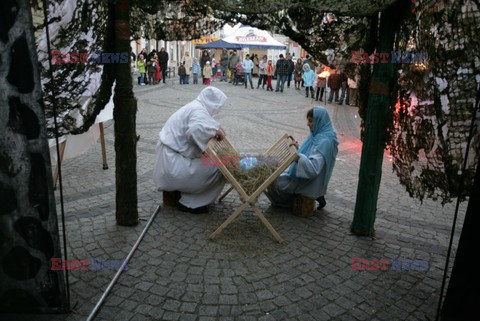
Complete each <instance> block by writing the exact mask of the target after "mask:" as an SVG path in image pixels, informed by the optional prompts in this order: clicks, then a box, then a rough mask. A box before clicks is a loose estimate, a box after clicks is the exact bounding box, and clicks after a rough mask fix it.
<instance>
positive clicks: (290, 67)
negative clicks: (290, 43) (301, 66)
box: [286, 55, 295, 88]
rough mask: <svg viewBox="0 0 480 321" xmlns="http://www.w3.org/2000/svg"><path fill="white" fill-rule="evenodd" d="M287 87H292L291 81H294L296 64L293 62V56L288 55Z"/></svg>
mask: <svg viewBox="0 0 480 321" xmlns="http://www.w3.org/2000/svg"><path fill="white" fill-rule="evenodd" d="M286 63H287V66H288V69H287V79H286V80H287V88H290V81H292V74H293V70H294V69H295V64H294V63H293V60H292V56H290V55H287V61H286Z"/></svg>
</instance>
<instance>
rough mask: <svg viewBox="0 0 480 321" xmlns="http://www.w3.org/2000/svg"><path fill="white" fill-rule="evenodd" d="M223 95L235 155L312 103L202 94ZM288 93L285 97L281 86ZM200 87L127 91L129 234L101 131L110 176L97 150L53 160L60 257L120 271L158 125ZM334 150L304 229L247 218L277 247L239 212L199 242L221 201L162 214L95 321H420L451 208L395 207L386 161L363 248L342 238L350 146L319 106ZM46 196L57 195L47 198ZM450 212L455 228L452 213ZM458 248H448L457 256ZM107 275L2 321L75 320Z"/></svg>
mask: <svg viewBox="0 0 480 321" xmlns="http://www.w3.org/2000/svg"><path fill="white" fill-rule="evenodd" d="M213 85H214V86H217V87H218V88H220V89H222V90H223V91H224V92H225V93H226V94H227V96H228V97H229V100H228V103H227V105H226V106H225V108H224V110H223V112H222V113H221V114H219V115H218V117H217V118H218V120H219V121H220V122H221V124H222V125H223V127H224V128H225V129H226V131H227V135H228V136H229V138H230V140H231V141H232V142H233V144H234V145H235V146H236V147H237V148H238V149H239V150H240V151H241V152H243V153H249V152H262V151H265V150H266V149H267V148H268V147H269V146H270V145H271V144H273V143H274V142H275V141H276V140H277V139H278V138H279V137H280V136H281V135H282V134H283V133H285V132H288V133H289V134H291V135H293V136H294V137H296V138H297V139H298V140H299V141H302V140H303V139H304V138H305V137H306V135H307V133H308V132H307V127H306V119H305V113H306V111H307V110H308V108H310V107H311V106H312V101H311V100H310V99H307V98H305V97H304V92H303V90H302V91H300V92H299V91H296V90H295V89H294V88H290V89H286V90H285V92H284V93H283V94H282V93H275V92H266V91H264V90H261V89H260V90H256V89H255V90H252V89H245V88H244V87H243V86H237V87H235V86H233V85H231V84H227V83H219V82H215V83H213ZM292 87H293V85H292ZM202 88H203V86H202V85H184V86H180V85H178V81H175V83H174V80H173V79H170V80H169V81H168V82H167V84H166V85H163V84H162V85H157V86H155V87H151V86H142V87H139V86H136V87H135V92H136V96H137V98H138V116H137V125H138V127H137V130H138V134H139V135H140V136H141V138H140V141H139V144H138V171H137V172H138V199H139V209H140V217H141V221H140V223H139V225H138V226H136V227H131V228H129V227H120V226H117V225H116V224H115V203H114V197H115V180H114V177H115V175H114V150H113V126H111V124H107V127H106V142H107V154H108V161H109V165H110V169H109V170H102V165H101V164H102V161H101V150H100V144H99V143H98V144H97V145H95V146H94V147H92V148H91V150H89V152H87V153H86V154H84V155H81V156H80V157H78V158H77V159H75V160H69V161H65V163H64V166H63V172H64V178H63V179H64V193H65V209H66V220H67V222H66V229H67V236H68V256H69V258H70V259H89V258H102V259H123V258H125V257H126V255H127V254H128V252H129V250H130V249H131V247H132V245H133V244H134V243H135V241H136V239H137V237H138V236H139V235H140V233H141V231H142V229H143V228H144V226H145V224H146V222H147V220H148V219H149V217H150V216H151V214H152V213H153V212H154V210H155V208H156V207H157V206H158V205H159V204H161V203H162V198H161V193H159V192H157V191H155V188H154V184H153V182H152V167H153V160H154V150H155V144H156V141H157V136H158V132H159V130H160V129H161V127H162V124H163V123H164V122H165V120H166V119H167V118H168V117H169V116H170V115H171V114H172V113H173V112H174V111H175V110H177V109H178V108H179V107H181V106H183V105H184V104H185V103H187V102H189V101H191V100H192V99H194V98H195V97H196V95H197V94H198V93H199V92H200V90H201V89H202ZM327 108H328V110H329V112H330V114H331V116H332V120H333V122H334V125H335V127H336V129H337V132H338V136H339V139H340V142H341V144H340V147H339V154H338V158H337V162H336V166H335V170H334V173H333V176H332V179H331V183H330V186H329V192H328V194H327V197H326V199H327V206H326V207H325V209H324V210H321V211H317V212H316V213H315V215H314V216H313V217H311V218H298V217H295V216H292V215H291V214H290V213H288V211H285V210H280V209H277V208H271V207H270V206H269V203H268V201H267V199H266V198H265V197H264V196H262V197H261V198H260V199H259V208H260V209H261V210H262V211H265V213H266V217H267V218H268V219H269V220H270V222H271V223H272V225H273V226H274V227H275V228H276V230H277V231H278V233H279V234H280V235H281V236H282V237H283V238H284V239H285V243H284V244H282V245H280V244H278V243H276V242H275V241H274V240H273V238H272V237H271V236H270V234H269V233H268V232H267V230H266V229H265V228H264V227H263V225H262V224H261V223H260V221H259V220H258V219H257V218H256V217H255V216H254V212H253V211H252V210H251V209H248V208H247V210H246V211H245V212H244V213H243V214H242V215H241V216H240V217H239V219H237V220H236V221H235V222H234V223H232V224H231V225H230V226H229V227H228V228H227V229H226V230H225V231H224V232H223V233H222V234H220V236H219V237H218V238H217V239H215V240H213V241H211V240H209V239H208V236H209V234H210V233H211V232H212V231H213V230H214V229H215V228H216V227H217V226H218V225H219V224H220V223H221V222H222V221H223V220H225V219H226V217H227V216H228V215H229V214H230V213H231V212H232V211H233V209H235V208H236V207H238V206H239V205H240V201H239V199H238V196H237V195H236V194H235V193H230V194H229V196H228V197H227V198H226V199H225V200H224V201H223V202H222V203H216V204H215V205H214V206H213V211H212V212H211V213H210V214H207V215H193V214H186V213H182V212H179V211H177V210H176V209H173V208H162V210H161V212H160V213H159V214H158V215H157V217H156V219H155V221H154V222H153V224H152V226H151V228H150V230H149V231H148V233H147V235H146V236H145V239H144V240H143V242H142V243H141V244H140V247H139V249H138V251H137V252H136V253H135V255H134V257H133V259H132V261H131V262H130V263H129V264H128V270H126V271H124V273H123V274H122V276H121V277H120V279H119V282H118V283H117V284H116V285H115V287H114V288H113V291H112V293H111V294H110V296H109V297H108V298H107V300H106V302H105V304H104V306H103V307H102V309H101V311H100V312H99V314H98V316H97V318H96V320H432V319H434V317H435V309H436V305H437V302H438V298H439V291H440V290H439V289H440V285H441V277H442V273H443V266H444V263H445V259H446V252H447V246H448V237H449V231H450V228H451V222H452V218H453V212H454V206H453V205H452V204H449V205H447V206H445V207H442V206H441V205H440V204H439V203H437V202H434V201H431V200H425V201H424V202H423V203H420V202H419V201H416V200H414V199H412V198H410V197H409V196H408V194H407V193H406V192H405V190H404V188H403V187H402V186H400V184H399V182H398V179H397V178H396V176H395V174H394V173H393V172H392V166H391V163H390V159H389V157H388V155H387V154H386V155H385V159H384V167H383V179H382V184H381V188H380V196H379V200H378V212H377V219H376V238H366V237H357V236H354V235H351V234H350V232H349V227H350V224H351V222H352V218H353V210H354V204H355V195H356V188H357V182H358V171H359V161H360V152H361V143H360V141H359V138H358V137H359V124H360V120H359V117H358V115H357V108H355V107H350V106H338V105H330V104H329V105H328V106H327ZM57 196H58V192H57ZM462 208H463V210H462V211H461V215H460V217H461V220H460V221H463V215H464V207H462ZM456 243H457V242H455V244H456ZM352 258H362V259H366V260H373V259H379V260H380V259H388V260H390V259H392V258H403V259H410V260H427V261H428V263H429V268H428V270H427V271H398V270H395V271H394V270H391V269H390V268H391V265H389V266H388V267H389V269H388V270H387V271H381V270H370V271H368V270H366V271H357V270H352ZM114 274H115V271H91V270H89V271H71V272H70V274H69V275H70V288H71V302H72V306H73V307H74V309H73V313H72V314H70V315H48V316H32V315H30V316H18V315H17V316H13V315H8V316H6V317H7V319H9V320H10V319H11V320H33V319H35V320H84V319H85V317H86V316H87V315H88V314H89V312H90V311H91V310H92V309H93V307H94V305H95V303H96V302H97V301H98V299H99V298H100V296H101V295H102V292H103V291H104V290H105V288H106V287H107V285H108V283H109V281H110V280H111V278H112V277H113V275H114Z"/></svg>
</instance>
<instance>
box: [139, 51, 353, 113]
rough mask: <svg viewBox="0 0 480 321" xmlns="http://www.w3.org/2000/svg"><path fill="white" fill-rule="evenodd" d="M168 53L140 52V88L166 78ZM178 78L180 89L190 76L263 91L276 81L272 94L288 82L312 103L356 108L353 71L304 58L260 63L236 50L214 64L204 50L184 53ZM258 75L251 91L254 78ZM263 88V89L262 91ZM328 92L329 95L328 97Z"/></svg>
mask: <svg viewBox="0 0 480 321" xmlns="http://www.w3.org/2000/svg"><path fill="white" fill-rule="evenodd" d="M168 59H169V58H168V53H167V52H166V51H165V49H164V48H161V49H160V51H159V52H158V53H157V52H156V51H155V50H152V51H151V52H150V53H149V54H147V52H146V50H145V49H143V50H142V51H141V52H140V53H139V55H138V59H137V62H136V66H137V68H138V72H139V77H138V84H139V85H147V84H149V85H155V84H158V83H160V81H163V83H165V78H166V77H167V71H168ZM178 75H179V83H180V85H186V84H190V76H192V78H193V80H192V83H193V84H198V83H199V78H200V79H201V80H202V84H204V85H206V86H208V85H211V83H212V82H215V81H217V80H218V81H220V82H229V83H231V84H233V85H244V87H245V88H248V85H250V88H251V89H255V88H257V89H259V88H260V86H261V87H262V89H264V90H265V89H266V90H267V91H274V87H273V85H272V80H274V79H275V80H276V85H275V92H280V93H282V92H283V91H284V89H285V87H287V88H290V84H291V82H293V83H294V86H295V89H296V90H301V89H302V88H305V97H306V98H311V99H315V101H324V100H325V101H326V102H327V101H328V103H333V102H334V103H337V104H339V105H342V104H343V103H345V104H346V105H352V106H358V103H357V83H358V75H357V73H356V71H353V72H350V73H349V75H348V76H347V74H346V73H345V72H344V71H342V70H336V69H330V68H329V67H327V66H325V65H322V64H317V63H315V62H314V61H313V59H312V58H311V57H310V56H309V55H307V56H306V57H305V58H304V59H301V58H299V59H296V62H294V57H293V56H291V55H289V54H287V55H286V57H284V56H283V54H280V55H279V57H278V59H277V60H276V61H275V62H273V61H272V60H271V59H268V57H267V55H264V56H263V57H262V58H261V59H259V57H258V55H257V54H252V55H249V54H247V55H245V57H244V58H243V59H242V55H241V54H239V53H238V52H237V51H236V50H231V51H230V52H228V51H227V50H226V49H224V50H222V53H221V54H220V59H219V61H218V62H217V61H216V60H215V58H214V57H213V55H211V53H209V52H208V51H207V50H203V51H202V54H201V55H200V58H199V59H197V58H193V57H191V56H190V53H189V52H188V51H186V52H185V54H184V55H183V57H182V58H181V61H180V62H179V66H178ZM254 75H257V76H258V80H255V82H256V87H254V84H253V83H254V80H253V76H254ZM265 86H266V88H265ZM327 88H328V89H329V95H328V97H327Z"/></svg>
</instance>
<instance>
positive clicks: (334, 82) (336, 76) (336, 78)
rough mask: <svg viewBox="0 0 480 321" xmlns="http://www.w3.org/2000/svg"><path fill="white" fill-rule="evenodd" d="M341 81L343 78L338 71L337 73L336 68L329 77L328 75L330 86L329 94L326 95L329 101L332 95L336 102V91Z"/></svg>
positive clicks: (330, 101)
mask: <svg viewBox="0 0 480 321" xmlns="http://www.w3.org/2000/svg"><path fill="white" fill-rule="evenodd" d="M342 81H343V79H342V76H341V75H340V73H337V71H336V70H333V71H332V74H331V75H330V77H328V87H329V88H330V96H329V97H328V102H329V103H332V100H333V96H334V95H335V102H336V103H338V91H339V90H340V88H341V87H342Z"/></svg>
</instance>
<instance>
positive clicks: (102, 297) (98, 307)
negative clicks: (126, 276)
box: [87, 205, 160, 321]
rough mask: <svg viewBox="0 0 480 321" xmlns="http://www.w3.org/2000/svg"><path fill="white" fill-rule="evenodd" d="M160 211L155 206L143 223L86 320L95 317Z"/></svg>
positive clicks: (89, 320) (88, 320)
mask: <svg viewBox="0 0 480 321" xmlns="http://www.w3.org/2000/svg"><path fill="white" fill-rule="evenodd" d="M159 211H160V205H159V206H158V207H157V209H156V210H155V212H154V213H153V215H152V216H151V217H150V220H148V223H147V225H145V228H144V229H143V231H142V234H140V236H139V237H138V240H137V242H135V244H134V245H133V247H132V249H131V250H130V253H128V255H127V258H126V259H125V260H124V261H123V263H122V266H121V267H120V268H119V269H118V271H117V273H116V274H115V276H114V277H113V279H112V281H110V284H109V285H108V287H107V289H106V290H105V292H103V294H102V296H101V298H100V300H98V302H97V304H96V305H95V307H94V308H93V310H92V312H90V315H89V316H88V318H87V321H91V320H93V319H94V318H95V315H96V314H97V312H98V310H99V309H100V307H101V306H102V304H103V301H105V299H106V298H107V296H108V294H109V293H110V291H111V290H112V288H113V286H114V285H115V283H116V282H117V280H118V278H119V277H120V274H122V271H123V269H124V268H125V266H126V265H127V263H128V261H130V259H131V258H132V256H133V254H134V253H135V251H136V250H137V248H138V246H139V245H140V242H141V241H142V240H143V237H144V236H145V234H146V233H147V230H148V229H149V227H150V225H151V224H152V222H153V220H154V219H155V217H156V216H157V214H158V212H159Z"/></svg>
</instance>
